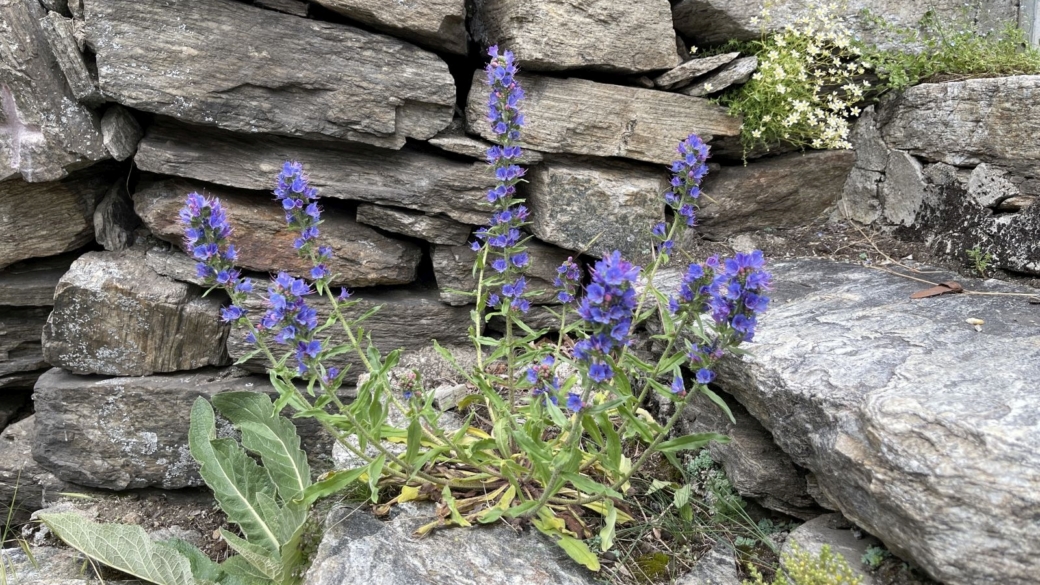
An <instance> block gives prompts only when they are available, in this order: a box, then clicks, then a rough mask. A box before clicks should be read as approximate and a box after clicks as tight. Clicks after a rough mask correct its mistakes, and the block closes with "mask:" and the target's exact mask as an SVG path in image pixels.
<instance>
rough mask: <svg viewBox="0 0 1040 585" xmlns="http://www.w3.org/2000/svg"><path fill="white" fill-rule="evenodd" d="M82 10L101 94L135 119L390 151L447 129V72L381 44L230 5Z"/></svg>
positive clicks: (95, 1)
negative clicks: (161, 118)
mask: <svg viewBox="0 0 1040 585" xmlns="http://www.w3.org/2000/svg"><path fill="white" fill-rule="evenodd" d="M85 8H86V22H87V34H88V39H89V42H90V44H91V45H92V46H93V47H94V48H95V51H96V53H97V67H98V77H99V82H100V85H101V90H102V91H103V92H104V94H105V96H106V97H108V98H110V99H112V100H114V101H118V102H119V103H121V104H123V105H125V106H129V107H132V108H134V109H138V110H143V111H146V112H153V113H156V114H163V115H167V116H173V117H175V118H180V119H182V120H184V121H186V122H194V123H198V124H206V125H213V126H219V127H221V128H225V129H228V130H236V131H239V132H247V133H258V132H264V133H271V134H283V135H287V136H302V137H307V138H314V139H344V140H353V141H358V142H365V143H369V144H375V145H378V146H384V147H388V148H395V149H396V148H400V147H401V146H403V145H404V141H405V139H406V138H417V139H420V140H424V139H426V138H430V137H431V136H433V135H434V134H436V133H437V132H438V131H439V130H441V129H442V128H444V127H445V126H447V125H448V123H449V122H451V117H452V111H453V109H454V104H455V83H454V81H453V79H452V77H451V74H449V73H448V65H447V64H446V63H445V62H444V61H442V60H441V59H440V58H439V57H437V56H436V55H434V54H432V53H429V52H426V51H423V50H421V49H419V48H417V47H415V46H414V45H410V44H408V43H405V42H403V41H399V40H396V39H393V38H390V37H387V36H383V35H378V34H373V33H369V32H365V31H362V30H359V29H356V28H352V27H349V26H345V25H339V24H332V23H324V22H319V21H314V20H307V19H302V18H299V17H296V16H292V15H288V14H280V13H277V12H273V11H269V10H263V9H261V8H257V7H254V6H249V5H247V4H242V3H239V2H233V1H231V0H171V1H170V2H166V3H162V4H156V3H152V2H138V1H137V0H86V2H85ZM227 23H234V26H231V27H229V25H228V24H227ZM242 64H246V65H245V66H242Z"/></svg>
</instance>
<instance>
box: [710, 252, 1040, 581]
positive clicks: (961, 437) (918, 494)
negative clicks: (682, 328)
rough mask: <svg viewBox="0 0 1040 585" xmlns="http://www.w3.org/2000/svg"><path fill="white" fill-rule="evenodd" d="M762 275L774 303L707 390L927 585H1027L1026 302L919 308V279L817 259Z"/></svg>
mask: <svg viewBox="0 0 1040 585" xmlns="http://www.w3.org/2000/svg"><path fill="white" fill-rule="evenodd" d="M771 270H772V272H773V276H774V291H773V294H772V295H771V296H772V297H773V299H774V300H773V302H772V303H771V306H770V308H769V310H768V311H767V312H766V313H765V314H764V315H763V316H762V317H761V318H760V321H759V327H758V330H757V331H756V334H755V343H753V344H751V345H750V346H749V347H748V349H749V350H750V355H748V356H747V357H746V358H743V360H742V361H737V360H732V361H726V362H725V363H723V364H722V365H721V366H720V368H719V369H720V371H719V378H718V383H719V386H720V387H721V388H722V389H723V390H725V391H727V392H729V393H730V394H731V395H733V396H734V397H736V398H737V399H738V400H739V401H740V402H741V403H742V404H743V405H744V406H745V407H746V408H747V409H748V411H749V412H750V413H751V414H752V415H753V416H754V417H755V418H757V419H758V420H759V421H760V422H762V424H763V426H765V427H766V429H768V430H769V431H770V432H771V433H772V435H773V438H774V440H775V441H776V443H777V445H778V446H779V447H780V448H781V449H783V450H784V451H785V452H786V453H787V454H788V455H790V456H791V459H792V460H793V461H794V462H795V463H796V464H798V465H800V466H802V467H805V468H807V469H809V470H810V471H812V472H813V474H814V475H815V477H816V480H817V482H818V484H819V488H820V490H821V491H822V493H823V494H824V495H825V496H826V499H827V500H829V501H830V502H831V503H833V504H835V505H836V506H837V507H838V509H839V510H840V511H841V512H842V513H843V514H844V515H845V516H846V517H847V518H849V519H850V520H851V521H852V522H854V523H856V524H857V525H859V526H861V527H863V528H864V529H865V530H867V531H868V532H869V533H871V534H873V535H875V536H877V537H878V538H879V539H880V540H881V541H883V542H884V543H885V545H886V546H887V547H888V549H889V550H891V551H892V552H893V553H895V554H896V555H898V556H900V557H902V558H904V559H907V560H911V561H913V562H915V563H916V564H917V565H919V566H920V567H921V568H923V569H924V570H925V571H926V572H927V573H928V574H929V575H930V576H931V577H932V578H934V579H936V580H937V581H940V582H942V583H947V584H949V585H968V584H976V583H996V582H999V583H1006V584H1009V585H1019V584H1025V583H1031V582H1033V581H1035V575H1036V574H1037V569H1038V566H1037V565H1038V563H1040V554H1038V550H1037V546H1036V544H1035V543H1036V540H1035V539H1033V538H1032V537H1031V536H1030V535H1033V534H1036V533H1037V531H1038V530H1040V520H1037V519H1036V518H1035V517H1034V516H1032V515H1029V514H1026V515H1023V511H1024V510H1033V509H1037V508H1038V507H1040V497H1038V494H1040V490H1038V489H1037V486H1038V485H1040V471H1038V470H1040V462H1038V460H1037V453H1040V443H1038V441H1040V434H1037V432H1036V429H1037V425H1038V424H1040V423H1038V421H1040V413H1038V411H1037V404H1038V400H1037V392H1038V387H1037V385H1036V383H1035V382H1034V380H1035V378H1036V373H1035V372H1033V371H1032V369H1033V368H1034V367H1035V364H1037V363H1040V361H1038V358H1040V335H1038V331H1040V313H1038V312H1037V311H1036V309H1035V307H1034V306H1033V305H1030V304H1029V303H1027V302H1026V300H1025V299H1024V298H1022V297H1011V296H994V295H952V296H943V297H937V298H930V299H922V300H917V301H915V300H911V299H910V294H911V293H913V292H914V291H917V290H919V289H921V288H922V284H921V283H919V282H915V281H913V280H909V279H906V278H901V277H899V276H897V275H894V274H890V273H886V272H882V271H879V270H871V269H869V268H866V267H862V266H857V265H851V264H841V263H835V262H830V261H824V260H801V261H793V262H782V263H775V264H773V265H772V266H771ZM953 278H954V275H949V274H942V273H932V274H930V275H929V279H930V280H932V281H935V282H941V281H945V280H951V279H953ZM956 279H957V280H958V281H959V282H961V283H962V284H963V285H964V287H965V288H966V289H968V290H978V291H982V292H1026V291H1024V290H1022V289H1020V288H1017V287H1014V286H1012V285H1009V284H1005V283H1001V282H999V281H995V280H987V281H976V280H974V279H967V280H966V279H964V278H962V277H956ZM925 286H926V285H925ZM968 318H978V319H982V320H983V321H985V324H984V325H983V327H982V331H976V330H975V328H974V327H973V326H972V325H970V324H969V323H966V322H965V320H966V319H968Z"/></svg>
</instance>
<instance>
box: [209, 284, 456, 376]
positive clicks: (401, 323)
mask: <svg viewBox="0 0 1040 585" xmlns="http://www.w3.org/2000/svg"><path fill="white" fill-rule="evenodd" d="M356 298H358V299H360V302H359V303H357V304H356V305H354V306H352V307H350V308H349V309H344V310H343V314H344V316H346V317H347V318H348V319H350V318H357V317H360V316H361V315H362V314H364V313H366V312H368V311H369V310H371V309H373V308H375V307H381V308H380V309H379V311H378V312H376V313H375V314H374V315H372V316H371V317H369V318H368V319H367V320H365V321H364V322H363V326H364V328H365V334H366V335H371V337H372V343H373V344H374V345H375V346H376V347H377V348H378V349H379V351H380V352H382V354H383V355H386V354H387V353H389V352H390V351H393V350H395V349H405V350H419V349H422V348H425V347H428V346H431V345H433V340H434V339H436V340H437V341H438V342H439V343H440V344H441V345H464V344H468V343H469V334H468V332H469V327H470V326H471V325H472V324H473V322H472V320H471V318H470V312H469V311H470V309H469V307H451V306H449V305H446V304H444V303H442V302H440V300H438V296H437V291H436V290H428V289H416V290H413V289H392V290H384V291H378V290H372V291H363V292H359V293H357V296H356ZM307 302H308V304H309V305H310V306H311V307H314V309H315V310H317V311H318V323H324V322H325V321H326V320H327V319H328V318H329V316H330V315H331V314H332V308H331V306H330V305H329V302H328V301H326V300H322V299H320V298H316V297H313V296H312V297H308V299H307ZM246 307H247V308H248V309H249V310H250V312H251V313H252V314H253V315H261V314H262V313H263V311H264V308H263V303H262V301H261V300H260V299H259V298H257V297H256V296H253V297H250V299H249V301H247V302H246ZM327 331H328V332H329V334H330V336H331V338H332V343H333V344H334V345H335V344H340V343H346V342H347V338H346V335H345V334H343V333H342V328H341V327H340V326H339V325H335V326H334V327H332V328H330V329H328V330H327ZM227 347H228V353H229V354H230V355H231V357H232V358H233V359H234V360H236V361H237V360H239V359H241V358H242V357H244V356H245V355H247V354H250V353H252V352H253V351H254V350H255V349H256V347H255V346H254V345H253V344H250V343H248V342H246V340H245V331H244V330H241V329H236V330H233V331H232V332H231V335H230V336H229V337H228V342H227ZM290 349H294V348H288V347H286V346H282V345H275V346H274V351H275V356H276V357H281V355H282V354H283V353H285V352H287V351H289V350H290ZM334 361H335V362H336V363H335V365H337V366H339V367H341V368H342V367H345V366H349V367H351V368H352V371H353V372H355V373H357V374H360V373H361V372H363V371H364V370H363V368H362V364H361V362H360V358H359V357H358V356H357V353H355V352H350V353H345V354H342V355H340V356H337V357H336V358H335V360H334ZM264 366H265V362H264V360H263V358H261V357H259V356H257V357H253V358H252V359H250V360H249V361H247V362H245V363H243V364H242V367H244V368H246V369H248V370H250V371H254V372H264V371H265V369H264Z"/></svg>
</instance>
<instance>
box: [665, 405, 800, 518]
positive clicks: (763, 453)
mask: <svg viewBox="0 0 1040 585" xmlns="http://www.w3.org/2000/svg"><path fill="white" fill-rule="evenodd" d="M720 397H722V399H723V400H725V401H726V404H727V406H729V408H730V412H732V413H733V418H734V419H735V420H736V423H733V422H731V421H730V420H729V418H728V417H727V416H726V414H725V413H724V412H723V411H722V409H721V408H719V407H718V405H716V404H715V403H713V402H712V401H710V400H708V398H707V397H706V396H704V395H698V396H696V397H694V398H693V399H691V400H690V401H689V403H688V404H687V406H686V409H685V410H684V411H683V414H682V417H681V418H680V419H679V422H678V423H677V425H678V432H679V434H680V435H692V434H696V433H720V434H723V435H726V436H728V437H729V438H730V442H729V443H725V444H723V443H718V442H712V443H711V444H710V445H709V446H708V449H709V450H710V451H711V457H712V459H714V460H715V461H719V462H721V463H722V465H723V467H724V468H725V470H726V478H727V479H729V481H730V483H731V484H732V485H733V488H734V489H735V490H737V493H739V494H740V495H741V496H743V497H745V498H754V499H755V501H757V502H758V503H759V504H761V505H762V506H764V507H766V508H769V509H770V510H777V511H779V512H783V513H784V514H788V515H790V516H794V517H796V518H801V519H803V520H806V519H809V518H813V517H815V516H817V515H819V513H820V511H819V509H818V508H817V506H816V502H815V501H814V500H813V499H812V497H811V496H810V495H809V492H808V490H807V488H806V481H805V474H806V473H805V470H803V469H799V468H798V466H796V465H795V464H794V462H792V461H791V458H790V457H789V456H788V455H787V454H786V453H784V452H783V451H782V450H781V449H780V448H779V447H777V446H776V443H775V442H773V437H772V435H770V434H769V431H767V430H766V429H765V428H763V427H762V424H761V423H759V422H758V421H757V420H755V418H754V417H753V416H751V415H750V414H748V411H747V409H746V408H744V407H743V406H741V404H740V403H739V402H736V401H735V400H733V398H732V397H729V396H725V395H724V393H723V394H721V395H720Z"/></svg>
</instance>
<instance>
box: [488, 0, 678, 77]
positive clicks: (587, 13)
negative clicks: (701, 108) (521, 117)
mask: <svg viewBox="0 0 1040 585" xmlns="http://www.w3.org/2000/svg"><path fill="white" fill-rule="evenodd" d="M473 6H474V12H473V15H472V16H473V18H472V23H471V30H472V31H473V36H474V37H475V39H476V40H477V41H478V42H479V43H481V44H482V45H484V46H490V45H498V46H499V47H500V48H502V49H508V50H511V51H513V53H515V54H516V58H517V60H518V61H519V63H520V66H521V67H522V68H524V69H529V70H532V71H536V70H537V71H559V70H564V69H595V70H600V71H612V72H618V73H643V72H646V71H655V70H661V69H670V68H672V67H675V66H676V65H678V64H679V63H680V62H681V60H680V58H679V55H678V53H677V52H676V49H675V32H674V30H673V29H672V19H671V15H670V14H669V6H668V2H667V0H630V1H629V2H613V1H611V0H587V1H585V2H581V3H575V2H571V1H568V0H533V1H529V2H511V1H509V0H477V1H476V2H474V3H473Z"/></svg>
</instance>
